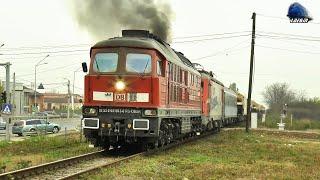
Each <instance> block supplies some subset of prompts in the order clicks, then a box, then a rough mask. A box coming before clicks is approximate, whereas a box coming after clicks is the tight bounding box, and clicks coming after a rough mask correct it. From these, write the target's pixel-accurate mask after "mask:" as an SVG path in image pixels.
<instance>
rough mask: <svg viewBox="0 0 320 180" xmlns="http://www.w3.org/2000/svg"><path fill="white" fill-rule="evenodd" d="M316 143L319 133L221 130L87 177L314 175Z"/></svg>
mask: <svg viewBox="0 0 320 180" xmlns="http://www.w3.org/2000/svg"><path fill="white" fill-rule="evenodd" d="M319 143H320V141H319V136H318V135H313V136H310V135H309V134H308V135H306V136H301V134H296V135H295V134H290V133H274V132H267V131H262V132H258V131H254V132H251V133H249V134H246V133H244V132H243V131H241V130H234V131H225V132H221V133H220V134H219V135H215V136H212V137H209V138H206V139H202V140H200V141H198V142H194V143H191V144H188V145H185V146H183V147H181V148H178V149H173V150H169V151H166V152H162V153H159V154H158V155H152V156H148V157H139V158H136V159H134V160H131V161H130V162H128V163H124V164H122V165H120V166H118V167H114V168H111V169H105V170H103V171H102V173H101V175H99V176H93V177H90V179H115V178H117V179H128V178H132V179H319V177H320V171H319V169H320V144H319Z"/></svg>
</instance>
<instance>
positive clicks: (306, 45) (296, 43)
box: [258, 37, 319, 48]
mask: <svg viewBox="0 0 320 180" xmlns="http://www.w3.org/2000/svg"><path fill="white" fill-rule="evenodd" d="M258 38H259V39H260V38H264V37H258ZM266 39H271V40H277V41H281V42H286V43H290V45H292V41H294V40H292V39H291V40H290V39H287V40H285V39H279V38H272V37H269V38H266ZM294 43H295V44H294V45H302V46H304V47H313V48H319V47H318V46H314V45H312V44H304V43H301V42H297V41H295V42H294Z"/></svg>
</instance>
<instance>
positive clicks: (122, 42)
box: [92, 36, 200, 75]
mask: <svg viewBox="0 0 320 180" xmlns="http://www.w3.org/2000/svg"><path fill="white" fill-rule="evenodd" d="M105 47H130V48H145V49H155V50H157V51H159V52H160V53H161V54H162V55H163V56H164V57H165V58H166V59H167V60H168V61H170V62H172V63H175V64H177V65H180V66H181V67H185V68H186V69H188V70H189V71H192V72H193V73H196V74H198V75H200V74H199V72H198V71H197V70H196V69H195V68H194V66H193V65H192V63H191V62H190V60H189V59H187V58H186V57H185V56H184V55H183V54H182V53H180V52H176V51H174V50H173V49H172V48H171V47H170V46H169V44H167V43H166V42H164V41H161V40H159V39H155V38H148V37H132V36H131V37H115V38H111V39H108V40H104V41H100V42H98V43H96V44H95V45H94V46H93V47H92V48H105Z"/></svg>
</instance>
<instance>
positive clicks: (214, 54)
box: [191, 39, 248, 61]
mask: <svg viewBox="0 0 320 180" xmlns="http://www.w3.org/2000/svg"><path fill="white" fill-rule="evenodd" d="M247 41H248V39H246V40H244V41H241V42H239V43H237V44H235V45H234V46H232V47H230V48H227V49H224V50H221V51H217V52H215V53H213V54H209V55H206V56H203V57H199V58H195V59H191V60H193V61H196V60H200V59H205V58H208V57H213V56H217V55H218V54H220V53H223V52H226V51H228V50H231V49H233V48H236V47H238V46H239V45H241V44H243V43H245V42H247ZM246 47H248V46H245V47H242V48H240V49H244V48H246ZM240 49H238V50H240ZM230 52H232V51H230Z"/></svg>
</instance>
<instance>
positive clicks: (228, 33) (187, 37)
mask: <svg viewBox="0 0 320 180" xmlns="http://www.w3.org/2000/svg"><path fill="white" fill-rule="evenodd" d="M250 32H251V31H238V32H226V33H217V34H204V35H195V36H182V37H175V38H173V39H189V38H198V37H208V36H221V35H230V34H243V33H250Z"/></svg>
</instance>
